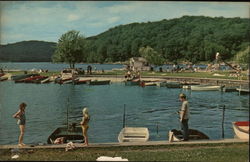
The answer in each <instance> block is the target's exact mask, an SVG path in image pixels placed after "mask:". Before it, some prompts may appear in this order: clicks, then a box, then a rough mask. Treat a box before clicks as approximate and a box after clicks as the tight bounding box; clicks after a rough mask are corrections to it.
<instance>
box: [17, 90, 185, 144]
mask: <svg viewBox="0 0 250 162" xmlns="http://www.w3.org/2000/svg"><path fill="white" fill-rule="evenodd" d="M179 100H180V101H181V102H182V106H181V109H180V111H178V114H179V115H180V124H181V129H182V132H183V139H182V140H183V141H188V140H189V133H188V120H189V104H188V100H187V97H186V95H185V94H184V93H181V94H180V95H179ZM26 106H27V104H26V103H24V102H23V103H21V104H20V105H19V110H18V111H17V112H16V113H15V114H14V115H13V118H16V119H18V120H17V124H18V125H19V128H20V135H19V138H18V146H19V147H22V146H25V144H24V143H23V137H24V131H25V124H26V117H25V108H26ZM82 113H83V117H82V121H81V122H80V125H81V127H82V134H83V137H84V144H83V145H86V146H88V145H89V141H88V135H87V132H88V129H89V124H88V123H89V121H90V115H89V113H88V108H87V107H84V108H83V110H82Z"/></svg>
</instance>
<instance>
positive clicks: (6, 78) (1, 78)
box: [0, 76, 8, 82]
mask: <svg viewBox="0 0 250 162" xmlns="http://www.w3.org/2000/svg"><path fill="white" fill-rule="evenodd" d="M5 80H8V77H3V76H1V77H0V82H2V81H5Z"/></svg>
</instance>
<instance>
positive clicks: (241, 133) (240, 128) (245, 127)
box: [232, 121, 249, 140]
mask: <svg viewBox="0 0 250 162" xmlns="http://www.w3.org/2000/svg"><path fill="white" fill-rule="evenodd" d="M232 124H233V130H234V133H235V136H236V137H237V138H239V139H246V140H249V121H237V122H232Z"/></svg>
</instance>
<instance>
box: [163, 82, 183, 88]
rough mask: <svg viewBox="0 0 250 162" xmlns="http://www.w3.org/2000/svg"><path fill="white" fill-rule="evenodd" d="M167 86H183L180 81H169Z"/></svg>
mask: <svg viewBox="0 0 250 162" xmlns="http://www.w3.org/2000/svg"><path fill="white" fill-rule="evenodd" d="M166 87H167V88H182V84H181V83H179V82H167V83H166Z"/></svg>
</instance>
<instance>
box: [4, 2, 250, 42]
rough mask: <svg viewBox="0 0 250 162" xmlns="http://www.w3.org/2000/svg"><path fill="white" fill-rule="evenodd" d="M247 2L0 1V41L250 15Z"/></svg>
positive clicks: (46, 38) (55, 39)
mask: <svg viewBox="0 0 250 162" xmlns="http://www.w3.org/2000/svg"><path fill="white" fill-rule="evenodd" d="M249 7H250V3H248V2H201V1H200V2H192V1H0V44H8V43H15V42H20V41H28V40H41V41H48V42H58V39H59V38H60V36H61V35H62V34H64V33H66V32H67V31H69V30H77V31H80V33H81V34H82V35H83V36H85V37H89V36H94V35H98V34H100V33H102V32H105V31H106V30H108V29H110V28H112V27H115V26H117V25H125V24H130V23H134V22H139V23H140V22H148V21H151V22H153V21H160V20H163V19H168V20H169V19H173V18H180V17H182V16H184V15H189V16H209V17H221V16H222V17H225V18H232V17H241V18H249Z"/></svg>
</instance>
